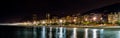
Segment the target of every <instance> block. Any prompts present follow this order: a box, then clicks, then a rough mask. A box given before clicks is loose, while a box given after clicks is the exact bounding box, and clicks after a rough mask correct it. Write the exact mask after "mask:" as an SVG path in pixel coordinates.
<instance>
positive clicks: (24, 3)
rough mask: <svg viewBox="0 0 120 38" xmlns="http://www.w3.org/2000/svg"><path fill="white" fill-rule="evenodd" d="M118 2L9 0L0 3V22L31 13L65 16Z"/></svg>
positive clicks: (105, 0) (13, 19)
mask: <svg viewBox="0 0 120 38" xmlns="http://www.w3.org/2000/svg"><path fill="white" fill-rule="evenodd" d="M115 3H120V0H10V1H3V2H2V3H1V6H2V7H1V11H0V22H4V21H20V20H24V19H30V18H31V17H32V15H33V14H37V16H38V17H39V18H40V19H42V18H45V15H46V13H50V14H51V15H52V16H59V17H62V16H66V15H72V14H76V13H85V12H87V11H89V10H92V9H97V8H100V7H104V6H108V5H112V4H115Z"/></svg>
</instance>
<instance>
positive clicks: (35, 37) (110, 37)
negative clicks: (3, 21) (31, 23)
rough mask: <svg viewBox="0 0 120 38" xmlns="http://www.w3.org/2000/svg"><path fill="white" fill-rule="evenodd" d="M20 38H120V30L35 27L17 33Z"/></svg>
mask: <svg viewBox="0 0 120 38" xmlns="http://www.w3.org/2000/svg"><path fill="white" fill-rule="evenodd" d="M16 34H17V37H18V38H120V29H116V30H114V29H94V28H65V27H55V28H53V27H45V26H43V27H33V28H24V29H19V30H18V31H17V33H16Z"/></svg>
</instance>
